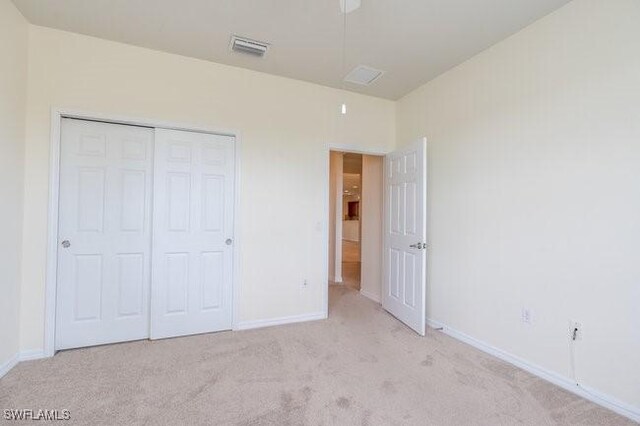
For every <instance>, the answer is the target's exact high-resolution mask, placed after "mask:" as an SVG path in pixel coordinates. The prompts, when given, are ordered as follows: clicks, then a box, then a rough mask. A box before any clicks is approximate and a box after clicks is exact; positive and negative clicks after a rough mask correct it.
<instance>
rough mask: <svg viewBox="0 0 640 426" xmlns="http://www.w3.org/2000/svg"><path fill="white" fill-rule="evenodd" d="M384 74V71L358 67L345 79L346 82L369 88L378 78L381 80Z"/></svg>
mask: <svg viewBox="0 0 640 426" xmlns="http://www.w3.org/2000/svg"><path fill="white" fill-rule="evenodd" d="M382 74H384V71H380V70H377V69H375V68H371V67H367V66H365V65H358V66H357V67H355V68H354V69H352V70H351V72H350V73H349V74H347V76H346V77H345V78H344V81H347V82H349V83H355V84H360V85H362V86H368V85H370V84H371V83H373V82H374V81H376V80H377V79H378V78H380V76H381V75H382Z"/></svg>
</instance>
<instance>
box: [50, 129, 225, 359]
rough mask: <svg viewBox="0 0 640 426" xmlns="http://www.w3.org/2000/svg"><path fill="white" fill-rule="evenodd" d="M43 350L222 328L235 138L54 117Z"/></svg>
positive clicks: (223, 327) (223, 323) (223, 326)
mask: <svg viewBox="0 0 640 426" xmlns="http://www.w3.org/2000/svg"><path fill="white" fill-rule="evenodd" d="M60 154H61V161H60V198H59V210H58V214H59V221H58V235H59V241H58V243H59V244H60V245H59V249H58V274H57V291H56V331H55V333H56V335H55V348H56V349H67V348H74V347H82V346H92V345H98V344H105V343H114V342H122V341H128V340H137V339H144V338H149V337H151V338H162V337H171V336H179V335H186V334H196V333H204V332H211V331H219V330H226V329H230V328H231V325H232V306H231V300H232V297H231V296H232V266H233V258H232V253H233V250H232V245H233V233H232V230H233V205H234V172H235V171H234V167H235V139H234V138H233V137H230V136H219V135H212V134H203V133H195V132H188V131H177V130H165V129H152V128H146V127H136V126H127V125H119V124H111V123H102V122H95V121H85V120H75V119H63V120H62V125H61V152H60Z"/></svg>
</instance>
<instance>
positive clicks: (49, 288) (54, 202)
mask: <svg viewBox="0 0 640 426" xmlns="http://www.w3.org/2000/svg"><path fill="white" fill-rule="evenodd" d="M63 118H72V119H79V120H91V121H101V122H105V123H112V124H124V125H131V126H142V127H151V128H163V129H172V130H184V131H191V132H199V133H210V134H216V135H225V136H233V137H234V138H235V146H234V163H235V164H234V168H235V171H234V180H235V181H234V194H233V219H234V220H233V241H234V243H233V271H232V280H231V286H232V292H231V318H232V320H231V324H232V325H231V326H232V329H233V330H235V329H236V328H237V325H238V322H239V321H238V318H239V312H238V301H239V300H240V286H239V283H240V282H241V279H240V272H241V271H240V246H241V241H240V223H239V220H238V219H239V217H240V214H239V212H240V207H241V206H240V197H239V196H238V193H239V191H238V188H239V187H240V165H241V164H240V152H241V136H240V132H239V131H237V130H231V129H223V128H213V127H210V126H207V125H200V124H193V123H184V122H183V123H180V122H170V121H164V120H157V119H149V118H143V117H132V116H123V115H116V114H104V113H98V112H93V111H86V110H76V109H68V108H61V107H53V108H51V129H50V139H49V200H48V209H47V219H48V220H47V222H48V223H47V265H46V274H45V312H44V350H43V352H44V356H45V357H52V356H53V355H54V354H55V330H56V293H57V285H58V282H57V281H58V240H59V238H58V237H59V236H58V219H59V196H60V147H61V142H62V141H61V139H60V137H61V131H60V129H61V126H62V119H63ZM154 143H155V140H154ZM152 250H153V248H152ZM327 268H328V266H327Z"/></svg>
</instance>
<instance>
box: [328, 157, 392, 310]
mask: <svg viewBox="0 0 640 426" xmlns="http://www.w3.org/2000/svg"><path fill="white" fill-rule="evenodd" d="M382 177H383V157H382V156H378V155H368V154H361V153H354V152H343V151H331V152H330V179H329V188H330V200H329V208H330V218H329V285H330V287H331V288H333V289H334V290H336V289H341V291H342V290H343V291H357V292H360V294H362V295H363V296H365V297H368V298H369V299H371V300H373V301H375V302H377V303H380V300H381V288H382V267H381V265H382V212H383V182H382Z"/></svg>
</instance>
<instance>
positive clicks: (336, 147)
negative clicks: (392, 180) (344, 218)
mask: <svg viewBox="0 0 640 426" xmlns="http://www.w3.org/2000/svg"><path fill="white" fill-rule="evenodd" d="M331 151H337V152H343V153H348V154H363V155H375V156H378V157H384V156H386V155H387V154H389V153H390V152H392V150H387V149H378V148H362V147H361V146H358V145H350V144H347V145H345V144H335V143H328V144H327V145H326V150H325V155H324V159H325V164H324V171H325V173H324V184H323V186H322V187H323V188H324V191H323V196H324V211H325V214H324V223H325V226H324V227H323V231H324V232H323V234H324V235H323V237H322V238H323V246H324V247H323V250H324V251H323V252H324V259H323V266H324V273H323V275H324V276H323V280H324V285H323V286H322V298H323V301H322V306H323V310H324V317H325V318H328V317H329V278H330V277H329V224H330V223H331V211H330V208H329V206H330V204H329V203H330V198H329V197H330V195H331V188H330V183H329V182H330V179H331ZM383 175H384V166H383ZM381 248H382V247H381ZM336 260H337V259H336Z"/></svg>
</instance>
